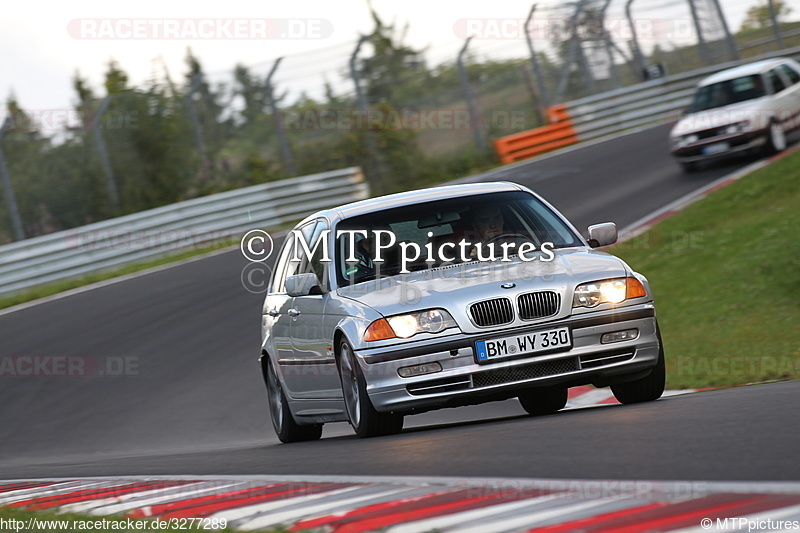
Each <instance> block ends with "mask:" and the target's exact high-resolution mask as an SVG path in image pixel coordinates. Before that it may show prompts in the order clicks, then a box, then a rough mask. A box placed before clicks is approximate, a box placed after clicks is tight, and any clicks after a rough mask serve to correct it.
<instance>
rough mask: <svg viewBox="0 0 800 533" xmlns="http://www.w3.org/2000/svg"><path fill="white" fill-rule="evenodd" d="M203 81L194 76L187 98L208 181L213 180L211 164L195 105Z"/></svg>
mask: <svg viewBox="0 0 800 533" xmlns="http://www.w3.org/2000/svg"><path fill="white" fill-rule="evenodd" d="M202 81H203V79H202V77H201V76H200V74H195V75H194V76H192V85H191V88H190V89H189V94H188V95H187V96H186V99H187V101H188V104H189V105H188V108H189V120H191V121H192V126H193V128H192V129H193V130H194V142H195V144H196V145H197V154H198V155H199V156H200V164H202V165H203V177H204V178H205V180H206V181H210V180H211V164H210V163H209V160H208V153H207V152H206V146H205V143H204V142H203V128H202V126H201V125H200V119H199V118H198V116H197V109H196V108H195V105H194V93H195V92H196V91H197V89H198V88H199V87H200V83H201V82H202Z"/></svg>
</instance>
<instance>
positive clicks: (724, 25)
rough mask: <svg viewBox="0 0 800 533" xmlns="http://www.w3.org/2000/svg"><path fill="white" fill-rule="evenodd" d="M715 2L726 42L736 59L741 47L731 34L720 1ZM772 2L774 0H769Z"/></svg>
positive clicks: (713, 0)
mask: <svg viewBox="0 0 800 533" xmlns="http://www.w3.org/2000/svg"><path fill="white" fill-rule="evenodd" d="M711 1H712V2H714V8H715V9H716V11H717V15H719V20H720V22H721V23H722V30H723V31H724V32H725V42H726V43H728V50H729V51H730V53H731V56H732V57H733V59H734V60H735V61H738V60H739V59H740V57H739V49H738V48H736V41H734V40H733V35H731V29H730V28H729V27H728V21H727V19H726V18H725V13H724V12H723V11H722V6H721V5H720V3H719V0H711ZM769 1H770V3H772V0H769Z"/></svg>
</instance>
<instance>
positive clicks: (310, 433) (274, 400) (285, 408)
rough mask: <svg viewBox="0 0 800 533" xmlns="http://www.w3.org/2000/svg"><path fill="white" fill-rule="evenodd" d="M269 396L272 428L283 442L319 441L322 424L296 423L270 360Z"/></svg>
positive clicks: (268, 373) (268, 371) (268, 372)
mask: <svg viewBox="0 0 800 533" xmlns="http://www.w3.org/2000/svg"><path fill="white" fill-rule="evenodd" d="M264 357H267V356H266V355H265V356H264ZM267 395H268V396H269V414H270V416H271V418H272V427H273V428H275V433H276V434H277V435H278V439H280V441H281V442H301V441H304V440H317V439H319V438H320V437H321V436H322V424H312V425H307V426H301V425H300V424H298V423H297V422H295V421H294V418H292V413H291V411H290V410H289V405H288V404H287V403H286V395H285V394H284V393H283V387H281V382H280V380H279V379H278V375H277V374H276V373H275V369H274V368H273V367H272V361H271V360H269V359H268V360H267Z"/></svg>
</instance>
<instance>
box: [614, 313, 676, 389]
mask: <svg viewBox="0 0 800 533" xmlns="http://www.w3.org/2000/svg"><path fill="white" fill-rule="evenodd" d="M656 335H657V336H658V345H659V346H658V362H657V363H656V367H655V368H654V369H653V371H652V372H650V374H649V375H647V376H645V377H643V378H641V379H637V380H636V381H629V382H627V383H620V384H618V385H611V392H613V393H614V397H615V398H616V399H617V401H619V403H622V404H629V403H641V402H652V401H653V400H658V399H659V398H661V395H662V394H664V385H665V383H666V377H667V373H666V370H665V363H664V343H663V342H662V341H661V332H660V331H659V330H658V325H656Z"/></svg>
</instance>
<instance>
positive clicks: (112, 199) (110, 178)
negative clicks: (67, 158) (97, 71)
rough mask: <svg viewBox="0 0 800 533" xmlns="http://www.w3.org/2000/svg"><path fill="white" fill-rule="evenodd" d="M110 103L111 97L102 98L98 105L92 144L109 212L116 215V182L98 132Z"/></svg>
mask: <svg viewBox="0 0 800 533" xmlns="http://www.w3.org/2000/svg"><path fill="white" fill-rule="evenodd" d="M110 103H111V95H108V96H106V97H105V98H103V102H102V103H101V104H100V109H98V110H97V115H95V117H94V120H93V121H92V135H93V136H94V142H95V145H96V146H97V153H98V155H99V156H100V166H101V167H102V168H103V174H105V176H106V188H107V189H108V201H109V204H110V205H111V212H112V213H113V214H115V215H118V214H119V212H120V202H119V191H118V190H117V181H116V179H114V168H113V167H112V166H111V160H110V159H109V158H108V150H106V142H105V140H104V139H103V132H102V131H100V121H101V120H102V118H103V115H104V114H105V112H106V109H108V104H110Z"/></svg>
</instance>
